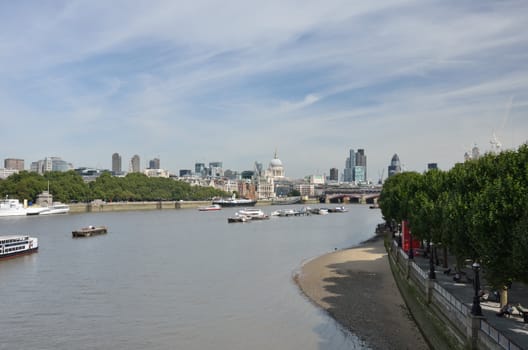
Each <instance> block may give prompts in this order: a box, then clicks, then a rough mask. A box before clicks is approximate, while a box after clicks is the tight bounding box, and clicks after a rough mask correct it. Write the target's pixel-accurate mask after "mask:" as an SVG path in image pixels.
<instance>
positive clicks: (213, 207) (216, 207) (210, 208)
mask: <svg viewBox="0 0 528 350" xmlns="http://www.w3.org/2000/svg"><path fill="white" fill-rule="evenodd" d="M221 209H222V207H221V206H220V205H219V204H213V205H208V206H205V207H198V210H199V211H215V210H221Z"/></svg>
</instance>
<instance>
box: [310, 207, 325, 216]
mask: <svg viewBox="0 0 528 350" xmlns="http://www.w3.org/2000/svg"><path fill="white" fill-rule="evenodd" d="M310 213H312V214H316V215H327V214H328V209H327V208H311V209H310Z"/></svg>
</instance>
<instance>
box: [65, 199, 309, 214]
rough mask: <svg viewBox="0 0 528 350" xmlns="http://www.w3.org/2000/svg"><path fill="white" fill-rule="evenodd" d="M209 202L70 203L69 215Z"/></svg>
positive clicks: (260, 203) (262, 202)
mask: <svg viewBox="0 0 528 350" xmlns="http://www.w3.org/2000/svg"><path fill="white" fill-rule="evenodd" d="M316 203H318V201H317V200H308V201H303V204H316ZM210 204H211V201H155V202H103V201H94V202H91V203H72V204H69V206H70V213H91V212H94V213H96V212H113V211H130V210H156V209H157V210H160V209H196V208H198V207H201V206H207V205H210ZM256 205H257V206H268V205H272V201H271V200H259V201H258V202H257V204H256Z"/></svg>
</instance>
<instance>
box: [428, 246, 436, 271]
mask: <svg viewBox="0 0 528 350" xmlns="http://www.w3.org/2000/svg"><path fill="white" fill-rule="evenodd" d="M429 279H432V280H434V279H436V272H435V268H434V260H433V242H431V241H429Z"/></svg>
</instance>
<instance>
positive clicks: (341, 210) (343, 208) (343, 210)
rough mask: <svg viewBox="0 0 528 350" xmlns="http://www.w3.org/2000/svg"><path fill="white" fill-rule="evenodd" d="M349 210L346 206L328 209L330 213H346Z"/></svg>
mask: <svg viewBox="0 0 528 350" xmlns="http://www.w3.org/2000/svg"><path fill="white" fill-rule="evenodd" d="M347 211H348V210H347V208H345V207H344V206H339V207H335V208H330V209H328V212H329V213H346V212H347Z"/></svg>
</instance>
